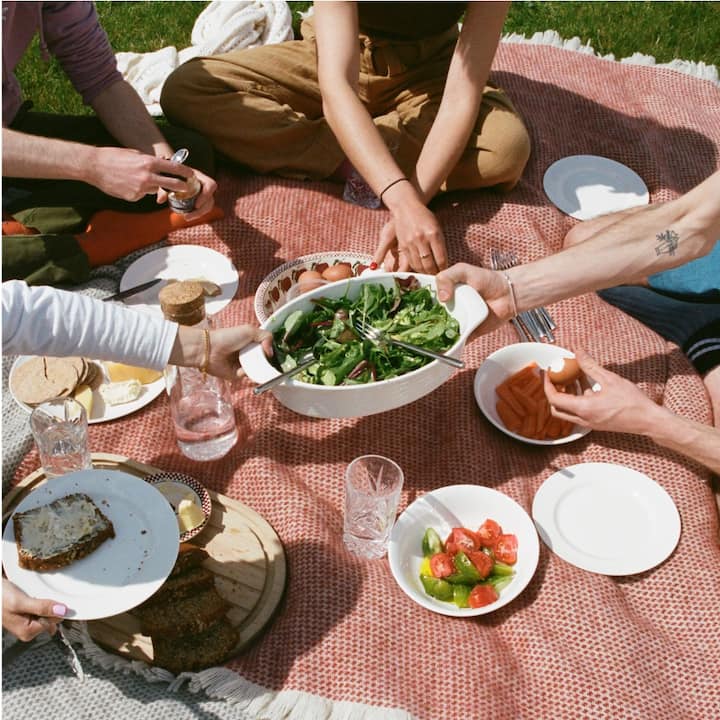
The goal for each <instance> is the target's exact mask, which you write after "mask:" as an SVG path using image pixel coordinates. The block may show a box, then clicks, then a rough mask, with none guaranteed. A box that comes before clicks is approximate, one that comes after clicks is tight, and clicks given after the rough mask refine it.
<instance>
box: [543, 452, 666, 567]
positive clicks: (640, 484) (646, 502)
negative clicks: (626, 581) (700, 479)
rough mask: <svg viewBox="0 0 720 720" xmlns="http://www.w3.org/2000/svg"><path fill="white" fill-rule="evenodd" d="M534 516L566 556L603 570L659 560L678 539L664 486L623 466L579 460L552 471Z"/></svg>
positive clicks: (553, 545) (556, 549)
mask: <svg viewBox="0 0 720 720" xmlns="http://www.w3.org/2000/svg"><path fill="white" fill-rule="evenodd" d="M532 514H533V519H534V520H535V525H536V527H537V529H538V532H539V533H540V537H541V538H542V539H543V541H544V542H545V544H546V545H547V546H548V547H549V548H550V549H551V550H552V551H553V552H554V553H556V554H557V555H559V556H560V557H561V558H563V560H567V561H568V562H569V563H571V564H573V565H576V566H577V567H579V568H582V569H583V570H589V571H590V572H595V573H601V574H603V575H633V574H635V573H640V572H644V571H645V570H649V569H650V568H653V567H655V566H656V565H659V564H660V563H661V562H662V561H663V560H665V558H667V557H668V556H669V555H670V554H671V553H672V551H673V550H674V549H675V546H676V545H677V542H678V540H679V539H680V515H679V514H678V511H677V508H676V507H675V503H673V501H672V498H671V497H670V496H669V495H668V494H667V492H665V490H664V489H663V488H662V487H661V486H660V485H658V484H657V483H656V482H655V481H654V480H651V479H650V478H649V477H648V476H647V475H644V474H643V473H641V472H638V471H637V470H632V469H631V468H629V467H625V466H624V465H614V464H612V463H581V464H579V465H571V466H570V467H567V468H564V469H563V470H560V471H558V472H556V473H555V474H554V475H551V476H550V477H549V478H548V479H547V480H546V481H545V482H544V483H543V484H542V485H541V486H540V489H539V490H538V491H537V493H536V494H535V499H534V500H533V507H532Z"/></svg>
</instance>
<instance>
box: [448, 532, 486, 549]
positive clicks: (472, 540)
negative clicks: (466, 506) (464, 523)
mask: <svg viewBox="0 0 720 720" xmlns="http://www.w3.org/2000/svg"><path fill="white" fill-rule="evenodd" d="M445 549H446V550H447V552H448V553H450V554H451V555H455V553H457V552H459V551H460V550H462V551H463V552H466V551H467V550H479V549H480V539H479V538H478V536H477V533H474V532H473V531H472V530H468V529H467V528H462V527H456V528H453V529H452V530H451V531H450V534H449V535H448V537H447V540H445Z"/></svg>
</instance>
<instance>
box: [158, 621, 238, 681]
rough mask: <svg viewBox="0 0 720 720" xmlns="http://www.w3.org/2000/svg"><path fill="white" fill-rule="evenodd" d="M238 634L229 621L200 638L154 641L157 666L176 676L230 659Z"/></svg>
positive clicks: (211, 628)
mask: <svg viewBox="0 0 720 720" xmlns="http://www.w3.org/2000/svg"><path fill="white" fill-rule="evenodd" d="M238 639H239V635H238V631H237V630H236V629H235V628H234V627H233V626H232V625H231V624H230V621H229V620H228V619H227V618H221V619H220V620H219V621H218V622H216V623H214V624H213V625H211V626H210V627H209V628H207V629H205V630H204V631H203V632H201V633H198V634H196V635H190V636H185V637H177V638H164V637H154V638H153V653H154V660H153V665H158V666H159V667H162V668H165V669H166V670H169V671H170V672H171V673H175V674H176V675H177V674H178V673H181V672H196V671H198V670H204V669H205V668H208V667H212V666H213V665H220V664H221V663H223V662H225V661H226V660H228V659H229V658H230V657H231V655H232V652H233V650H234V648H235V646H236V645H237V643H238Z"/></svg>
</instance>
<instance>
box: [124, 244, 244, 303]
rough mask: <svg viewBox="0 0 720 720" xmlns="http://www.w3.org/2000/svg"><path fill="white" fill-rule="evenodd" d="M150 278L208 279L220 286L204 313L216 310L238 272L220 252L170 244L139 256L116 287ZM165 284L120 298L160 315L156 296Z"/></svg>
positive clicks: (226, 299)
mask: <svg viewBox="0 0 720 720" xmlns="http://www.w3.org/2000/svg"><path fill="white" fill-rule="evenodd" d="M153 278H165V279H167V280H171V279H174V280H193V279H198V280H209V281H210V282H213V283H215V284H216V285H219V286H220V289H221V293H220V295H218V296H217V297H209V298H207V299H206V301H205V310H206V312H207V314H208V315H215V313H218V312H220V311H221V310H222V309H223V308H224V307H225V306H226V305H227V304H228V303H229V302H230V301H231V300H232V299H233V298H234V297H235V293H236V292H237V289H238V271H237V269H236V267H235V266H234V265H233V264H232V262H230V260H229V259H228V258H226V257H225V256H224V255H222V254H220V253H219V252H216V251H215V250H211V249H210V248H207V247H204V246H202V245H170V246H168V247H164V248H160V249H158V250H153V251H151V252H149V253H145V255H143V256H142V257H139V258H138V259H137V260H136V261H135V262H134V263H133V264H132V265H130V267H129V268H128V269H127V270H126V271H125V274H124V275H123V276H122V278H121V279H120V290H121V291H123V290H128V289H129V288H131V287H135V286H136V285H141V284H142V283H144V282H147V281H148V280H152V279H153ZM165 285H167V283H163V282H161V283H158V284H157V285H153V287H151V288H148V289H147V290H144V291H143V292H140V293H138V294H137V295H132V296H131V297H129V298H127V299H125V300H123V302H124V303H125V304H126V305H129V306H131V307H134V308H137V309H139V310H146V311H149V312H152V313H155V314H157V315H162V310H161V309H160V300H158V295H159V293H160V290H162V288H163V287H165Z"/></svg>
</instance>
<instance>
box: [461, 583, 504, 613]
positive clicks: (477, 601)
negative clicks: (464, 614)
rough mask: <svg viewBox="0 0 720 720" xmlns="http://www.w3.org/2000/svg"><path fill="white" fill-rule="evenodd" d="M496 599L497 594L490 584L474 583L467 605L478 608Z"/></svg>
mask: <svg viewBox="0 0 720 720" xmlns="http://www.w3.org/2000/svg"><path fill="white" fill-rule="evenodd" d="M497 599H498V594H497V592H496V591H495V588H494V587H493V586H492V585H476V586H475V587H474V588H473V589H472V590H471V591H470V597H469V598H468V605H469V606H470V607H471V608H479V607H483V606H484V605H490V603H494V602H495V601H496V600H497Z"/></svg>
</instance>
